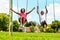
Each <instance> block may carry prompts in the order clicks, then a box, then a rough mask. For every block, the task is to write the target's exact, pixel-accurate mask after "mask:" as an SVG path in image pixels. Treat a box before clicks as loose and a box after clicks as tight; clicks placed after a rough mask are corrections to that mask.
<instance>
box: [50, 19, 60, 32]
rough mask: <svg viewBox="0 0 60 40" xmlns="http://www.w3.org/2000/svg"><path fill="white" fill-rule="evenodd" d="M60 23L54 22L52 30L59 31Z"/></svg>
mask: <svg viewBox="0 0 60 40" xmlns="http://www.w3.org/2000/svg"><path fill="white" fill-rule="evenodd" d="M59 25H60V22H59V21H58V20H55V21H53V22H52V25H51V28H52V29H54V30H55V31H57V30H58V28H60V26H59Z"/></svg>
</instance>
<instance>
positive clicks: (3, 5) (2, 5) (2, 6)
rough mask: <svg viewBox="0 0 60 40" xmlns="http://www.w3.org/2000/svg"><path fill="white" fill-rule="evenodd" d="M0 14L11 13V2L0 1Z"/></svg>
mask: <svg viewBox="0 0 60 40" xmlns="http://www.w3.org/2000/svg"><path fill="white" fill-rule="evenodd" d="M0 12H4V13H9V0H0Z"/></svg>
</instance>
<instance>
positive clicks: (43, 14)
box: [37, 6, 48, 28]
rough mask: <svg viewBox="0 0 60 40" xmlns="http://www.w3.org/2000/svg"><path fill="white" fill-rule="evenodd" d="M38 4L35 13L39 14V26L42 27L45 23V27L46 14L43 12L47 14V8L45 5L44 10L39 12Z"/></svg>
mask: <svg viewBox="0 0 60 40" xmlns="http://www.w3.org/2000/svg"><path fill="white" fill-rule="evenodd" d="M38 9H39V8H38V6H37V13H38V14H39V15H40V19H41V26H43V28H44V25H46V27H47V23H46V15H45V14H47V13H48V10H47V8H46V6H45V9H46V12H45V13H44V11H41V12H40V13H39V12H38Z"/></svg>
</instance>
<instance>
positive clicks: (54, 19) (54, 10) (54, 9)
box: [53, 0, 55, 20]
mask: <svg viewBox="0 0 60 40" xmlns="http://www.w3.org/2000/svg"><path fill="white" fill-rule="evenodd" d="M53 13H54V20H55V6H54V0H53Z"/></svg>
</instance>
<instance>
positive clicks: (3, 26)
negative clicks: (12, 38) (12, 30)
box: [0, 13, 10, 31]
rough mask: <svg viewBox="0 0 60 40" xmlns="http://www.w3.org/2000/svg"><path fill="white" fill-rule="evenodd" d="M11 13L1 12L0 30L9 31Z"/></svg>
mask: <svg viewBox="0 0 60 40" xmlns="http://www.w3.org/2000/svg"><path fill="white" fill-rule="evenodd" d="M9 17H10V16H9V15H7V14H6V13H0V30H3V31H7V30H8V27H9V20H10V19H9Z"/></svg>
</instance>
